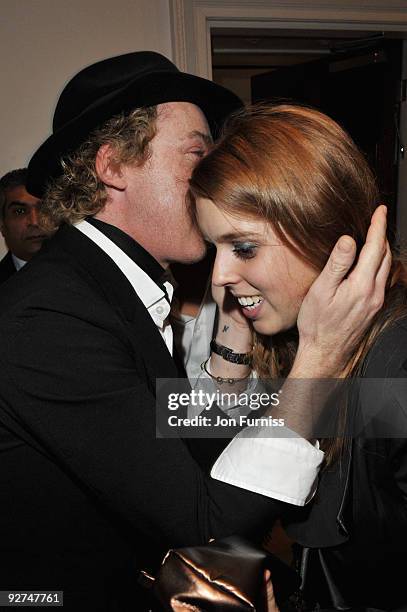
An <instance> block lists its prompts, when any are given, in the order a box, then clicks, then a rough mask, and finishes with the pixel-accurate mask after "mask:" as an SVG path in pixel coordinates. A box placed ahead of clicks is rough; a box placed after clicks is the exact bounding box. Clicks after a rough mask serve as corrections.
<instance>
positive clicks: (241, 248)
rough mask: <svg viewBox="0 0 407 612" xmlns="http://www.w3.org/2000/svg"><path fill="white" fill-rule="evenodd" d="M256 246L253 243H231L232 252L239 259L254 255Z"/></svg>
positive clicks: (250, 257)
mask: <svg viewBox="0 0 407 612" xmlns="http://www.w3.org/2000/svg"><path fill="white" fill-rule="evenodd" d="M256 249H257V246H256V245H255V244H249V243H247V244H245V243H242V244H240V243H239V244H234V245H233V253H234V254H235V255H236V257H238V258H239V259H252V258H253V257H255V256H256Z"/></svg>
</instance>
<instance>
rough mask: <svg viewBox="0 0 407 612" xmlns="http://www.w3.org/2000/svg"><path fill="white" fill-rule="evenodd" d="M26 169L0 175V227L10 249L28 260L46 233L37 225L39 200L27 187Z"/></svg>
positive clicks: (38, 247)
mask: <svg viewBox="0 0 407 612" xmlns="http://www.w3.org/2000/svg"><path fill="white" fill-rule="evenodd" d="M26 179H27V169H26V168H20V169H18V170H12V171H11V172H8V173H7V174H5V175H4V176H3V177H2V178H1V179H0V230H1V233H2V234H3V237H4V239H5V241H6V244H7V247H8V248H9V250H10V251H11V252H12V253H13V254H14V255H15V256H16V257H18V258H19V259H22V260H24V261H29V260H30V259H31V257H32V256H33V255H34V254H35V253H36V252H37V251H38V250H39V249H40V248H41V245H42V243H43V241H44V240H45V239H46V238H47V237H48V234H47V232H46V231H45V230H44V229H42V228H41V227H40V225H39V205H40V200H39V199H38V198H35V197H33V196H32V195H30V194H29V193H28V192H27V190H26V188H25V185H26Z"/></svg>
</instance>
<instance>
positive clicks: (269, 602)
mask: <svg viewBox="0 0 407 612" xmlns="http://www.w3.org/2000/svg"><path fill="white" fill-rule="evenodd" d="M264 587H265V599H266V605H265V606H264V609H265V610H267V612H280V609H279V607H278V605H277V602H276V598H275V597H274V590H273V583H272V582H271V574H270V572H269V570H266V571H265V573H264Z"/></svg>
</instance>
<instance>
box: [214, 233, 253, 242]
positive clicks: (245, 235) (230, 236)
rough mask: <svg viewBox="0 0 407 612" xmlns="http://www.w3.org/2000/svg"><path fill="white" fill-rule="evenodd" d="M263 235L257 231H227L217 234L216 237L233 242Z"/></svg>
mask: <svg viewBox="0 0 407 612" xmlns="http://www.w3.org/2000/svg"><path fill="white" fill-rule="evenodd" d="M263 237H264V234H259V233H257V232H228V233H227V234H222V235H221V236H217V239H218V240H219V241H222V242H233V241H234V240H252V239H255V240H258V239H259V238H263Z"/></svg>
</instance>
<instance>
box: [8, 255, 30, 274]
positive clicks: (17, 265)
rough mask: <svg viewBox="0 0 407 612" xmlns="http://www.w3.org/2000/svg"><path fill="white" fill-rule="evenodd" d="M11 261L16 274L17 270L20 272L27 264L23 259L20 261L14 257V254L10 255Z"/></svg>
mask: <svg viewBox="0 0 407 612" xmlns="http://www.w3.org/2000/svg"><path fill="white" fill-rule="evenodd" d="M11 259H12V260H13V264H14V266H15V268H16V270H17V272H18V271H19V270H21V268H23V267H24V266H25V264H26V263H27V262H26V261H25V260H24V259H20V258H19V257H17V256H16V255H14V253H11Z"/></svg>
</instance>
